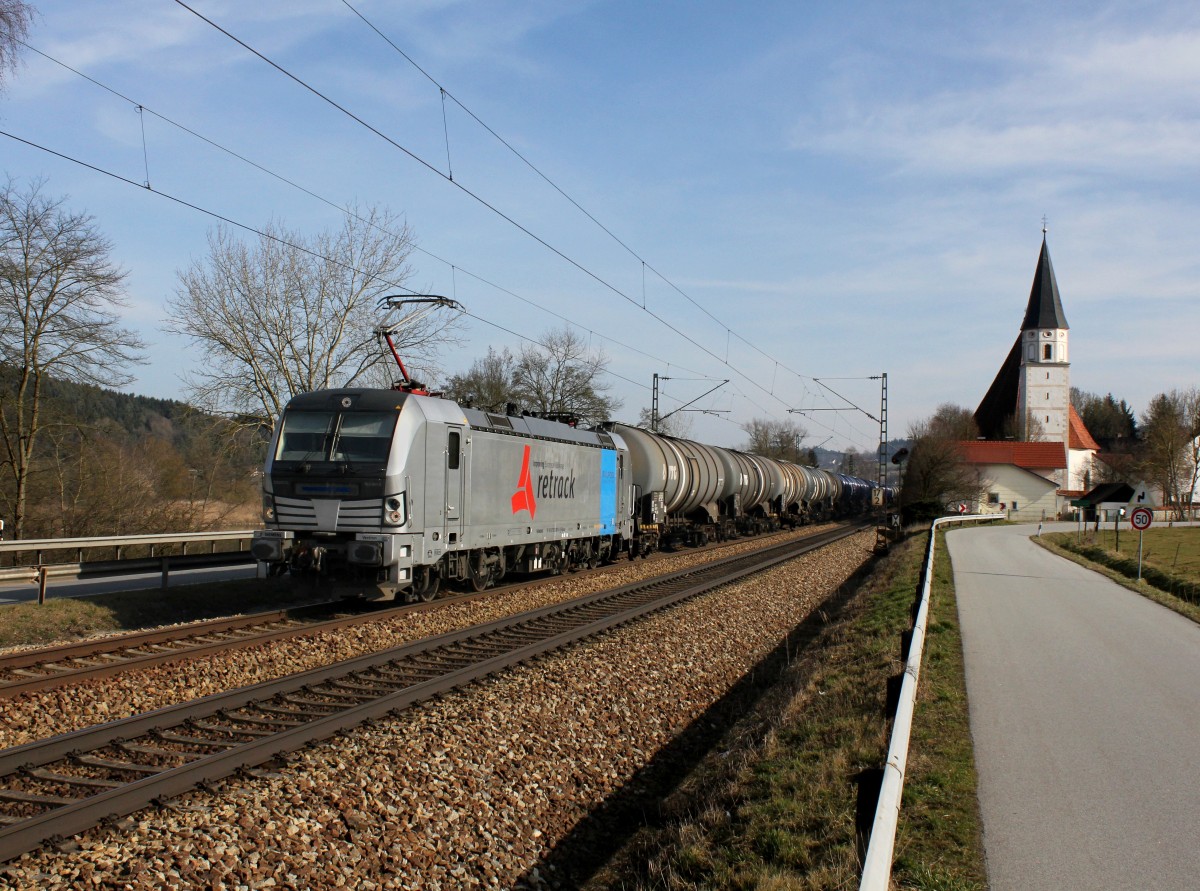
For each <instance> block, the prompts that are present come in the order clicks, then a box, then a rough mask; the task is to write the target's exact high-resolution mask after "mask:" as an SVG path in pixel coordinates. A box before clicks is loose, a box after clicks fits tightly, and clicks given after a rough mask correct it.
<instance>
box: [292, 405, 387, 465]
mask: <svg viewBox="0 0 1200 891" xmlns="http://www.w3.org/2000/svg"><path fill="white" fill-rule="evenodd" d="M397 417H399V415H398V414H397V412H395V411H390V412H377V411H359V412H333V411H296V410H294V409H293V410H291V411H289V412H287V413H286V414H285V415H284V417H283V427H282V429H281V430H280V432H279V445H278V447H277V448H276V450H275V460H276V461H298V462H302V463H304V462H318V461H325V462H329V463H332V464H349V465H351V466H353V467H361V466H363V465H372V466H379V467H383V466H385V465H386V464H387V459H388V452H389V451H390V450H391V445H392V430H393V429H394V428H395V426H396V418H397Z"/></svg>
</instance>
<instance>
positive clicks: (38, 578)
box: [0, 529, 254, 603]
mask: <svg viewBox="0 0 1200 891" xmlns="http://www.w3.org/2000/svg"><path fill="white" fill-rule="evenodd" d="M253 535H254V532H253V531H251V530H244V529H243V530H235V531H229V532H174V533H164V534H159V535H105V536H92V537H88V538H30V539H18V540H16V541H0V560H11V562H12V563H13V564H14V565H12V566H6V567H2V568H0V584H3V583H11V582H29V583H30V584H35V585H38V602H39V603H43V602H45V599H46V581H47V579H49V578H51V577H58V576H74V577H76V578H100V577H103V576H109V575H122V574H124V573H129V572H159V573H161V575H162V587H164V588H165V587H166V586H167V579H168V576H169V574H170V570H171V569H172V568H175V569H185V568H195V567H198V566H228V565H236V564H239V563H250V562H252V560H253V558H252V557H251V556H250V552H249V549H248V547H247V546H243V547H240V548H238V549H237V550H233V551H223V552H218V551H217V544H218V543H219V542H230V541H232V542H236V543H239V544H240V543H242V542H247V543H248V542H249V541H250V539H251V538H252V537H253ZM189 545H208V546H209V551H208V553H201V554H197V553H192V554H189V553H188V552H187V551H188V546H189ZM174 546H178V547H179V550H180V553H177V554H171V553H162V552H160V551H161V549H163V548H167V549H170V548H173V547H174ZM134 548H144V549H146V551H147V553H148V554H149V556H147V557H136V558H128V557H122V551H124V550H125V549H134ZM98 550H106V551H111V552H113V554H114V555H115V559H90V560H87V559H84V555H85V554H86V553H87V552H89V551H91V552H94V551H98ZM156 552H158V553H156ZM56 553H62V554H73V555H74V556H75V560H73V561H67V560H59V561H58V562H47V560H46V557H47V555H48V554H50V555H53V554H56ZM9 555H11V556H9ZM29 555H32V556H33V560H32V562H29V561H26V562H23V563H22V562H21V560H20V558H21V557H22V556H24V557H26V558H28V556H29Z"/></svg>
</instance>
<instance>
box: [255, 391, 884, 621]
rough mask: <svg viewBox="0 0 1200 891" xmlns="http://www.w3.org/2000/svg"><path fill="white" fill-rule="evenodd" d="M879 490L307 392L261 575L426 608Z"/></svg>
mask: <svg viewBox="0 0 1200 891" xmlns="http://www.w3.org/2000/svg"><path fill="white" fill-rule="evenodd" d="M874 487H875V484H874V483H872V482H870V481H867V480H860V479H857V478H855V477H848V476H839V475H836V474H832V473H830V472H828V471H824V470H818V469H815V468H811V467H802V466H800V465H796V464H791V463H788V462H784V461H776V460H772V459H770V458H764V457H762V456H759V455H753V454H749V453H747V452H742V451H738V450H736V449H726V448H720V447H717V446H710V445H705V444H703V443H699V442H693V441H691V440H686V439H678V438H675V437H669V436H663V435H660V434H655V433H651V432H650V431H648V430H643V429H641V428H638V427H632V426H627V425H623V424H609V425H604V426H603V427H601V428H597V429H594V430H581V429H578V428H577V427H575V426H574V425H573V424H570V423H563V422H561V421H556V420H550V419H546V418H540V417H534V416H530V415H519V416H518V415H515V414H497V413H493V412H486V411H481V410H477V409H472V408H465V407H462V406H460V405H458V404H457V403H455V402H452V401H450V400H446V399H442V398H439V397H436V396H430V395H427V394H424V393H418V392H412V391H405V390H381V389H380V390H375V389H338V390H321V391H317V392H313V393H305V394H301V395H299V396H296V397H295V398H294V399H292V400H291V401H290V402H289V403H288V405H287V407H286V408H285V410H284V412H283V415H282V417H281V418H280V420H279V423H278V424H277V425H276V429H275V434H274V436H273V437H272V440H271V444H270V447H269V451H268V455H267V460H266V465H265V468H264V474H263V493H262V497H263V521H264V528H263V529H262V530H260V531H259V532H257V533H256V534H255V536H254V540H253V542H252V544H251V550H252V552H253V554H254V556H255V558H256V559H257V560H258V561H259V564H260V574H262V575H267V574H282V573H285V572H290V573H292V574H293V575H294V576H297V577H302V578H318V579H322V580H324V581H327V582H328V583H329V584H330V585H331V586H333V587H334V588H335V589H336V590H338V591H339V592H340V593H342V594H346V595H355V596H361V597H366V598H368V599H390V598H394V597H396V596H403V597H405V598H409V599H418V598H419V599H424V600H429V599H432V598H433V597H434V596H436V594H437V592H438V590H439V587H440V586H441V585H442V584H444V583H446V582H458V583H461V584H464V585H466V586H469V587H472V588H474V589H475V590H482V589H483V588H486V587H488V586H490V585H492V584H494V583H495V582H497V581H499V580H500V579H502V578H504V577H505V576H506V575H508V574H509V573H513V572H517V573H535V572H549V573H555V574H556V573H560V572H563V571H564V570H567V569H572V568H575V567H583V566H594V565H596V564H597V563H600V562H608V561H611V560H613V559H615V558H616V557H618V556H619V555H621V554H628V555H629V556H630V557H635V556H639V555H642V556H644V555H647V554H649V553H651V552H653V551H654V550H657V549H659V548H661V547H664V546H669V545H676V544H691V545H697V544H703V543H705V542H708V541H714V540H722V539H725V538H729V537H733V536H738V535H748V534H754V533H758V532H764V531H768V530H772V529H778V528H780V527H783V526H796V525H799V524H802V523H808V522H814V521H818V520H825V519H830V518H834V517H840V516H851V515H855V514H859V513H865V512H866V511H867V510H868V509H869V507H870V503H871V495H870V491H871V489H873V488H874Z"/></svg>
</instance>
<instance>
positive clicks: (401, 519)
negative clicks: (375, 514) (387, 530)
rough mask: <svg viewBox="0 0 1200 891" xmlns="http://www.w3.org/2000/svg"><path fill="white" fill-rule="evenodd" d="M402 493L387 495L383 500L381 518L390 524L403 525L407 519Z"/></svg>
mask: <svg viewBox="0 0 1200 891" xmlns="http://www.w3.org/2000/svg"><path fill="white" fill-rule="evenodd" d="M407 513H408V511H407V510H406V505H405V498H404V493H403V492H401V493H400V494H399V495H389V496H388V497H387V498H385V499H384V500H383V519H384V521H385V522H386V523H387V524H388V525H390V526H403V525H404V524H405V523H406V522H407V521H408V516H407Z"/></svg>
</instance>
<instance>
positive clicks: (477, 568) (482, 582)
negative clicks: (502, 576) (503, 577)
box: [468, 551, 492, 591]
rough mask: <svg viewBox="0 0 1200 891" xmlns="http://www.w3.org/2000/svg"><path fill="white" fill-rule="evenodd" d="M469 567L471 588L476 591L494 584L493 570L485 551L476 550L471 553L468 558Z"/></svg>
mask: <svg viewBox="0 0 1200 891" xmlns="http://www.w3.org/2000/svg"><path fill="white" fill-rule="evenodd" d="M468 568H469V571H470V575H471V588H472V590H475V591H482V590H483V589H484V588H487V587H490V586H491V584H492V571H491V569H490V568H489V567H488V565H487V558H486V557H485V556H484V553H483V551H475V552H474V553H472V554H471V556H470V558H469V560H468Z"/></svg>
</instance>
